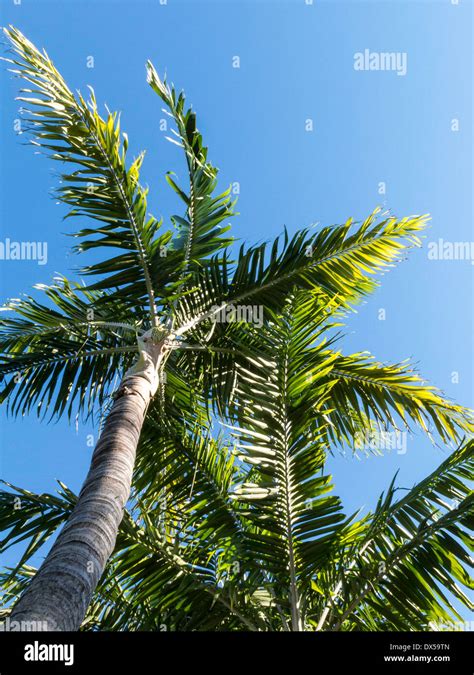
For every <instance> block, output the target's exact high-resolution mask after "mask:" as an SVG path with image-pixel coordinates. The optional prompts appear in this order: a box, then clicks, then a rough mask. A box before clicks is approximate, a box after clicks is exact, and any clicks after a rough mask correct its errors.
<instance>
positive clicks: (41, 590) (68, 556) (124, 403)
mask: <svg viewBox="0 0 474 675" xmlns="http://www.w3.org/2000/svg"><path fill="white" fill-rule="evenodd" d="M146 335H147V334H146ZM144 342H147V344H146V345H144V344H143V343H144ZM139 343H141V344H140V348H141V349H140V360H139V362H138V364H137V366H135V367H134V368H131V369H130V370H129V371H128V372H127V373H126V374H125V376H124V378H123V380H122V382H121V385H120V387H119V389H118V390H117V392H116V394H115V397H114V398H115V400H114V403H113V406H112V409H111V411H110V413H109V415H108V417H107V420H106V423H105V425H104V429H103V431H102V434H101V436H100V439H99V441H98V443H97V446H96V447H95V450H94V452H93V455H92V460H91V465H90V469H89V472H88V474H87V477H86V479H85V481H84V484H83V486H82V489H81V491H80V493H79V497H78V500H77V503H76V506H75V508H74V510H73V512H72V513H71V516H70V517H69V519H68V521H67V523H66V524H65V525H64V527H63V529H62V530H61V532H60V534H59V535H58V537H57V539H56V541H55V543H54V545H53V546H52V548H51V550H50V552H49V554H48V555H47V556H46V558H45V560H44V562H43V564H42V565H41V567H40V569H39V570H38V572H37V573H36V575H35V576H34V578H33V579H32V581H31V582H30V584H29V586H28V588H27V589H26V591H25V592H24V593H23V595H22V596H21V598H20V599H19V600H18V602H17V604H16V605H15V607H14V608H13V610H12V613H11V615H10V618H11V620H12V621H17V622H20V630H22V628H21V626H22V625H23V624H22V623H21V622H25V624H24V625H26V626H28V625H31V624H30V622H32V621H34V622H35V624H36V626H38V630H47V631H75V630H78V629H79V627H80V625H81V623H82V621H83V619H84V617H85V614H86V611H87V608H88V606H89V603H90V601H91V599H92V596H93V593H94V591H95V589H96V587H97V584H98V582H99V579H100V577H101V576H102V573H103V571H104V568H105V565H106V563H107V560H108V559H109V557H110V555H111V554H112V552H113V550H114V547H115V541H116V539H117V534H118V529H119V526H120V523H121V521H122V518H123V513H124V508H125V505H126V503H127V501H128V499H129V496H130V488H131V482H132V476H133V468H134V465H135V455H136V449H137V445H138V440H139V438H140V433H141V430H142V426H143V422H144V420H145V415H146V410H147V407H148V404H149V402H150V400H151V398H152V397H153V395H154V393H155V392H156V389H157V385H158V375H157V373H158V368H159V366H160V363H161V361H162V359H163V356H164V354H165V346H164V341H162V342H160V343H158V344H153V343H152V341H151V339H147V338H146V337H144V339H143V341H142V340H140V341H139ZM26 622H28V623H26Z"/></svg>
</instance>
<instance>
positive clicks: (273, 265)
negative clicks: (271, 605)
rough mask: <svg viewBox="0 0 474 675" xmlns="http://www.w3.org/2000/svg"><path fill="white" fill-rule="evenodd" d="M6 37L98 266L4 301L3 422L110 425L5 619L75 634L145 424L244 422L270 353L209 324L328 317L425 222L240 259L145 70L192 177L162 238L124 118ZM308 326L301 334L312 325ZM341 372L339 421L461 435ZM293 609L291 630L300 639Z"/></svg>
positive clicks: (179, 98) (224, 200) (194, 151)
mask: <svg viewBox="0 0 474 675" xmlns="http://www.w3.org/2000/svg"><path fill="white" fill-rule="evenodd" d="M5 33H6V36H7V38H8V40H9V41H10V43H11V45H12V50H13V56H12V58H11V59H7V60H8V61H9V63H10V64H11V66H12V72H14V73H15V74H16V75H18V76H19V77H21V78H23V80H24V81H25V82H26V83H27V87H26V88H23V89H22V90H21V94H22V95H21V96H20V97H19V100H20V101H22V103H23V104H24V105H25V106H27V107H28V109H27V110H24V114H25V125H26V130H27V131H28V132H29V134H30V137H31V138H32V143H33V144H34V145H35V146H36V147H37V148H39V150H40V151H43V152H44V153H45V154H46V155H48V156H49V157H51V158H52V159H54V160H58V161H60V162H61V163H62V164H63V165H65V164H66V165H67V169H68V171H69V172H66V169H63V171H64V172H63V173H62V174H61V187H59V188H58V190H57V196H58V199H59V200H60V201H62V202H63V203H65V204H67V205H68V206H69V207H71V208H70V211H69V214H68V215H69V216H75V217H79V218H80V219H81V221H82V220H83V219H88V221H89V222H88V226H87V227H82V229H80V230H79V231H76V232H74V233H73V236H75V237H76V238H77V239H78V240H79V244H78V245H77V246H76V248H75V250H76V251H77V252H78V253H84V252H87V251H93V252H94V253H96V254H97V255H101V254H102V256H103V257H102V259H101V260H100V262H93V263H92V264H89V265H87V266H84V267H82V268H81V269H80V272H81V274H82V275H84V276H85V277H86V278H90V277H92V283H89V284H87V285H86V284H85V283H77V282H71V281H68V280H67V279H66V278H64V277H60V278H57V279H55V280H54V282H53V283H52V284H51V285H49V286H45V285H42V284H41V285H38V286H37V287H36V289H37V291H39V292H40V293H42V294H43V296H44V297H45V300H44V301H43V302H40V301H39V300H38V299H37V298H36V297H29V296H28V297H25V298H22V299H21V300H15V301H11V302H9V303H7V305H6V306H5V308H4V309H5V310H9V311H12V312H13V313H14V314H13V317H12V318H7V319H4V320H3V321H2V322H1V331H0V343H1V351H2V357H1V365H0V374H1V375H2V376H3V378H4V380H5V385H4V388H3V391H2V395H1V396H2V400H3V401H6V402H7V404H8V408H9V411H10V412H11V413H12V414H14V415H17V414H22V415H23V414H26V413H28V412H30V411H31V410H32V409H34V408H36V412H37V413H38V414H39V415H41V416H45V415H46V414H48V413H49V414H50V416H51V417H54V416H56V417H57V416H60V415H63V414H65V413H67V414H68V415H69V417H71V416H73V415H85V416H88V415H93V413H94V410H96V409H97V408H98V409H99V410H100V411H101V414H102V416H103V417H105V422H104V424H103V428H102V431H101V435H100V439H99V442H98V444H97V446H96V448H95V450H94V453H93V456H92V460H91V466H90V470H89V473H88V475H87V477H86V479H85V482H84V484H83V487H82V489H81V492H80V494H79V495H78V497H77V499H76V500H75V502H74V508H73V509H72V510H70V512H69V513H68V518H67V522H66V523H65V525H64V527H63V529H62V530H61V532H60V533H59V535H58V537H57V539H56V541H55V543H54V545H53V547H52V549H51V551H50V552H49V554H48V555H47V557H46V559H45V560H44V562H43V564H42V565H41V567H40V569H39V570H38V572H37V573H36V574H35V575H34V577H33V578H32V580H31V581H30V582H29V583H28V585H27V587H26V589H25V592H24V593H23V594H22V596H21V597H20V599H19V600H18V602H17V603H16V605H15V606H14V608H13V610H12V612H11V619H12V620H16V621H32V620H34V621H42V622H46V624H47V626H48V629H49V630H75V629H77V628H78V627H79V626H80V625H81V622H82V621H83V619H84V616H85V614H86V611H87V608H88V606H89V604H90V602H91V599H92V597H93V594H94V591H95V589H96V588H97V585H98V583H99V580H100V578H101V576H102V573H103V571H104V568H105V566H106V564H107V560H108V559H109V557H110V555H111V554H112V552H113V550H114V547H115V543H116V538H117V533H118V531H119V527H120V523H121V522H122V519H123V516H124V512H125V507H126V504H127V501H128V499H129V495H130V489H131V483H132V477H133V472H134V466H135V459H136V451H137V446H138V443H139V439H140V435H141V434H142V428H143V424H144V422H145V421H146V420H148V419H150V422H151V421H152V420H154V422H155V426H154V429H155V430H154V434H155V436H156V434H157V430H158V431H159V432H160V433H162V435H163V441H165V440H166V442H168V443H169V442H170V440H169V439H170V438H172V439H173V438H174V437H175V436H176V427H178V428H179V426H180V424H182V423H183V422H182V420H183V419H184V420H188V419H189V418H192V419H194V421H195V423H199V424H202V417H203V416H205V414H206V410H207V409H208V407H209V404H211V405H212V406H214V410H215V412H216V411H217V412H220V413H221V414H223V415H229V416H233V417H234V418H236V419H241V416H242V415H243V414H244V412H245V410H246V408H245V405H242V401H241V398H242V396H243V395H242V394H241V393H240V391H239V386H240V383H241V381H242V379H243V380H245V377H243V375H242V373H244V372H247V371H249V372H251V373H253V374H254V375H255V376H256V375H257V374H258V373H257V371H259V370H260V369H261V367H262V364H261V362H260V361H259V359H260V358H262V357H261V353H262V349H263V350H264V349H265V346H264V345H263V346H262V345H261V339H260V335H259V334H256V333H255V331H252V330H251V328H249V327H248V326H246V325H244V324H243V322H242V321H240V322H236V323H233V322H228V323H225V322H224V323H216V322H215V321H214V319H215V318H216V316H217V315H218V314H219V313H222V312H223V311H225V310H226V309H229V308H235V307H236V306H240V305H242V304H243V303H247V302H252V304H255V303H256V304H258V305H260V306H261V307H263V308H264V310H265V314H264V321H265V324H268V325H271V324H272V321H273V319H274V317H275V316H276V315H278V314H279V313H281V312H282V311H283V309H284V308H285V307H286V303H287V301H288V298H289V297H290V295H292V294H294V292H295V289H296V290H304V291H305V292H306V293H307V294H308V296H309V297H310V299H311V301H312V302H316V301H317V302H319V303H321V302H322V303H323V305H324V306H325V307H327V308H331V311H335V310H336V309H342V308H348V307H350V306H351V304H353V303H355V302H357V301H358V299H360V297H361V296H362V295H364V294H366V293H367V292H369V291H370V290H371V289H373V288H374V286H375V282H374V280H373V279H372V278H371V276H370V275H371V274H373V273H374V272H376V271H382V270H384V269H386V268H387V267H389V266H391V265H392V264H393V263H394V262H396V261H397V260H399V259H400V257H401V254H402V253H403V252H404V250H405V248H406V247H409V246H413V245H417V244H418V243H419V239H418V236H417V234H418V233H419V231H420V230H421V229H422V228H423V227H424V225H425V223H426V218H425V217H424V216H413V217H410V218H403V219H401V220H398V219H397V218H395V217H392V216H387V217H385V218H383V219H381V220H380V219H378V218H377V216H378V213H379V212H378V211H376V212H374V213H373V214H371V215H370V216H369V217H368V218H367V219H366V220H365V221H364V222H363V223H362V225H359V226H358V227H355V228H353V227H352V221H350V220H349V221H348V222H347V223H345V224H344V225H339V226H334V227H325V228H323V229H321V230H320V231H315V230H302V231H299V232H297V233H296V234H295V235H294V236H293V237H292V238H291V239H290V238H289V237H288V235H287V234H286V232H285V235H284V237H283V239H281V238H277V239H276V240H275V241H274V242H273V243H272V245H271V247H270V248H269V247H268V246H267V245H265V244H263V245H258V246H242V247H241V248H240V250H239V253H238V255H237V256H236V259H235V260H234V259H233V258H231V257H230V253H229V250H228V247H229V245H230V243H231V239H230V238H229V237H228V236H227V235H226V233H227V230H228V226H223V225H222V223H223V222H224V221H226V220H227V219H228V218H229V217H230V216H232V215H233V214H234V210H233V209H234V204H233V203H232V201H231V198H230V192H229V191H227V192H224V193H222V194H216V177H217V170H216V169H215V168H214V167H213V166H212V165H211V164H210V163H209V162H208V160H207V149H206V148H205V146H204V145H203V142H202V137H201V135H200V133H199V132H198V130H197V127H196V116H195V114H194V112H193V111H192V110H191V109H186V102H185V97H184V95H183V94H182V93H180V94H177V93H176V91H175V89H174V88H173V87H171V86H169V85H168V84H167V82H166V81H162V80H160V78H159V77H158V75H157V73H156V71H155V69H154V68H153V66H152V64H151V63H148V65H147V72H148V81H149V83H150V85H151V87H152V89H153V90H154V91H155V92H156V93H157V94H158V95H159V97H160V98H161V100H162V101H163V102H164V103H165V105H166V106H167V108H168V111H169V114H170V115H171V117H172V119H173V120H174V122H175V125H176V131H175V134H176V139H177V140H176V141H175V142H176V143H177V144H178V145H179V146H180V147H182V149H183V150H184V156H185V159H186V164H187V172H188V186H189V187H188V188H184V189H183V188H181V187H179V186H178V185H177V183H176V182H175V180H174V178H173V177H172V176H171V175H170V174H168V175H167V176H166V178H167V181H168V183H169V185H170V186H171V187H172V188H173V189H174V190H175V191H176V192H177V194H178V195H179V196H180V198H181V199H182V201H183V202H184V211H185V214H184V217H180V216H175V217H174V218H173V219H172V220H173V225H174V226H175V227H174V231H173V229H171V230H170V229H168V230H166V231H163V229H162V226H163V223H162V222H161V221H159V220H157V219H156V218H155V217H154V216H153V215H151V214H149V212H148V208H147V189H145V188H143V187H142V186H141V185H140V182H139V174H140V168H141V165H142V161H143V155H142V154H141V155H139V156H138V157H137V158H136V159H134V160H133V161H132V162H131V163H130V165H128V163H127V157H126V155H127V148H128V137H127V135H126V134H125V133H121V131H120V119H119V116H118V115H117V114H116V113H110V112H107V115H106V116H105V117H101V115H100V113H99V111H98V107H97V103H96V99H95V95H94V92H93V91H92V90H91V92H90V96H89V99H88V100H85V99H84V98H83V97H82V95H81V94H80V93H78V94H76V95H75V94H73V93H72V91H71V90H70V89H69V88H68V86H67V85H66V83H65V81H64V80H63V78H62V77H61V75H60V74H59V72H58V71H57V70H56V68H55V67H54V65H53V63H52V61H51V60H50V58H49V57H48V55H47V54H46V52H40V51H39V50H38V49H37V48H36V47H35V46H34V45H33V44H32V43H31V42H29V41H28V40H27V39H26V38H25V37H24V36H23V35H22V34H21V33H20V32H19V31H18V30H16V29H15V28H10V29H9V30H6V31H5ZM69 167H70V168H69ZM114 249H116V250H114ZM45 303H46V304H45ZM305 316H306V320H307V331H309V332H310V331H312V330H313V327H314V320H313V317H312V316H311V315H305ZM259 355H260V356H259ZM134 359H136V362H135V363H133V362H134ZM249 359H252V361H250V362H249ZM252 364H253V365H252ZM338 365H339V370H338V373H339V374H338V378H339V380H338V381H339V382H340V386H339V387H334V391H335V392H336V396H337V397H338V401H339V402H341V401H342V402H343V405H346V406H347V407H348V409H349V410H352V409H353V408H354V401H353V399H354V391H356V392H357V395H361V396H362V397H368V401H365V402H364V406H365V407H367V406H368V407H369V408H370V409H372V410H374V411H378V412H377V415H381V414H385V413H386V409H387V406H389V405H391V403H392V402H394V404H395V409H396V410H397V412H399V413H402V414H407V415H411V416H412V418H413V419H415V421H417V422H419V423H423V424H424V417H423V416H424V415H428V416H431V417H432V418H434V424H435V425H436V427H437V429H438V431H439V432H440V434H441V436H442V437H443V438H445V437H451V438H452V437H455V436H456V433H457V432H456V428H457V427H456V425H458V426H459V425H460V426H461V428H462V427H463V425H464V426H465V423H464V421H463V420H462V416H461V417H460V409H459V408H457V407H456V406H452V405H450V404H449V403H447V402H446V401H444V399H442V398H441V397H440V396H438V394H436V393H434V392H432V391H430V390H428V389H426V388H423V387H421V386H420V385H419V386H418V391H419V396H415V395H413V396H411V397H410V396H408V399H409V401H410V402H411V403H410V404H411V409H409V410H404V405H405V404H408V400H405V399H404V398H403V396H402V395H401V394H400V392H399V391H398V390H397V392H396V393H394V392H391V393H389V394H388V395H387V396H388V398H387V396H386V395H383V394H381V393H380V392H379V391H378V390H375V389H374V388H373V387H371V385H368V386H367V387H365V386H362V384H361V382H362V380H361V378H360V377H359V375H360V372H361V370H362V371H364V369H365V368H368V370H369V372H370V374H371V375H372V376H373V377H374V378H375V379H376V378H377V377H383V371H380V368H378V367H375V370H371V367H370V366H369V365H367V364H365V363H363V362H360V359H359V361H357V360H356V359H353V360H352V361H351V360H349V361H344V360H340V362H339V364H338ZM377 368H378V369H377ZM242 369H245V370H242ZM323 371H324V369H323ZM404 372H405V371H404V370H403V368H400V369H399V370H398V371H397V372H396V373H395V375H394V373H393V372H392V371H390V372H386V373H385V375H386V378H387V380H389V381H391V379H392V378H393V377H394V376H395V377H396V376H397V375H399V376H400V377H401V378H403V377H405V378H407V379H406V380H405V383H404V384H402V385H401V387H400V388H399V389H401V390H404V388H405V387H406V385H407V384H409V383H410V382H411V380H410V376H409V375H406V373H405V374H404ZM362 374H363V373H362ZM355 382H356V383H357V384H354V383H355ZM117 383H118V386H116V385H117ZM351 383H352V384H351ZM389 391H390V389H389ZM411 393H413V392H411ZM243 403H245V399H244V401H243ZM193 406H196V409H197V411H198V412H197V414H193V412H192V411H193ZM105 413H107V414H105ZM325 414H326V415H327V417H328V419H331V420H332V425H331V430H330V431H329V433H332V434H336V433H339V434H340V435H341V436H342V435H344V434H345V433H347V431H348V430H350V429H351V428H352V427H351V425H354V424H356V422H355V421H353V422H349V421H348V420H347V419H346V420H345V422H343V425H342V426H341V428H340V430H339V431H337V425H338V424H340V422H341V416H342V411H341V410H338V411H333V410H331V406H328V409H327V411H326V413H325ZM344 424H345V426H344ZM156 425H158V427H156ZM188 426H189V424H188ZM157 442H158V445H159V442H160V441H159V439H158V441H157ZM145 445H146V444H145ZM156 466H158V464H157V465H156ZM147 471H150V467H146V469H144V468H143V464H142V463H140V462H139V466H138V468H137V469H136V473H137V477H138V478H137V480H138V484H142V485H144V484H145V483H146V479H145V476H146V475H147ZM151 498H152V499H156V494H155V493H153V494H152V496H151ZM143 517H144V518H145V514H143ZM124 522H125V521H124ZM293 586H295V583H293ZM293 606H294V608H296V604H295V601H293ZM294 611H295V612H296V614H295V616H294V617H293V618H292V622H293V623H292V625H293V626H294V627H300V626H301V619H300V618H299V616H298V614H297V610H296V609H294Z"/></svg>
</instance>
